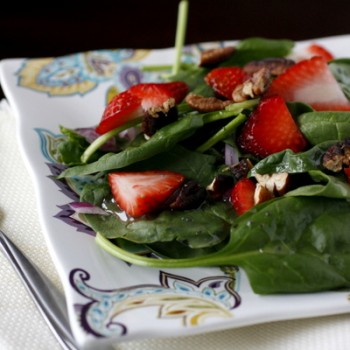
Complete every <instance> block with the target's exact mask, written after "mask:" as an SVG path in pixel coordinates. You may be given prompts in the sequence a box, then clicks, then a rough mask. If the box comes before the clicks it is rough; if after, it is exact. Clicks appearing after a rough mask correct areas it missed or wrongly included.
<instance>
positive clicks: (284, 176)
mask: <svg viewBox="0 0 350 350" xmlns="http://www.w3.org/2000/svg"><path fill="white" fill-rule="evenodd" d="M255 178H256V180H257V181H258V183H259V184H260V185H261V186H263V187H265V188H266V190H267V191H268V192H270V193H271V195H274V196H282V195H284V194H285V193H286V192H287V190H288V188H289V185H290V175H289V174H288V173H274V174H264V175H260V174H256V175H255Z"/></svg>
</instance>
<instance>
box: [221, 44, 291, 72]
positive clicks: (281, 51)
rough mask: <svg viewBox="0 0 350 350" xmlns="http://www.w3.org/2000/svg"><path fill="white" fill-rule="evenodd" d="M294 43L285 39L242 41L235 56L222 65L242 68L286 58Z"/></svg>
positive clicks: (237, 46)
mask: <svg viewBox="0 0 350 350" xmlns="http://www.w3.org/2000/svg"><path fill="white" fill-rule="evenodd" d="M293 46H294V42H293V41H291V40H284V39H265V38H259V37H253V38H248V39H245V40H241V41H240V42H239V43H238V44H237V45H236V51H235V52H234V54H233V55H232V56H231V57H230V58H229V59H228V60H226V61H225V62H224V63H223V64H222V65H225V66H235V65H238V66H242V65H244V64H246V63H248V62H250V61H254V60H261V59H264V58H271V57H284V56H287V55H288V54H290V52H291V50H292V48H293Z"/></svg>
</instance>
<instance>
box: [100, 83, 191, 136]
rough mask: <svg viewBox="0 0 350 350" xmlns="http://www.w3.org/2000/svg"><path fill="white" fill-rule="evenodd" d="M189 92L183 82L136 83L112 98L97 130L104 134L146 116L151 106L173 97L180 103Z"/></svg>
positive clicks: (156, 105)
mask: <svg viewBox="0 0 350 350" xmlns="http://www.w3.org/2000/svg"><path fill="white" fill-rule="evenodd" d="M187 92H188V86H187V84H185V83H183V82H171V83H142V84H137V85H134V86H132V87H131V88H129V89H128V90H126V91H124V92H122V93H120V94H118V95H117V96H115V97H114V98H113V99H112V100H111V102H110V103H109V104H108V105H107V107H106V108H105V110H104V113H103V115H102V118H101V121H100V123H99V125H98V126H97V128H96V131H97V132H98V133H99V134H104V133H106V132H108V131H110V130H112V129H115V128H117V127H119V126H121V125H123V124H124V123H126V122H127V121H129V120H132V119H135V118H139V117H142V116H144V115H145V114H146V112H147V111H148V110H149V109H150V108H152V107H160V106H162V105H163V104H164V103H165V102H166V101H168V100H169V99H171V98H173V99H174V100H175V103H179V102H181V101H182V100H183V99H184V98H185V96H186V94H187Z"/></svg>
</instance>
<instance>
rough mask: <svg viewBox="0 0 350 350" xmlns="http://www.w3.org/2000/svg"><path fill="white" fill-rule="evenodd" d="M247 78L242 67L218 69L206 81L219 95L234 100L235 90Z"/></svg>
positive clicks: (212, 71) (210, 73)
mask: <svg viewBox="0 0 350 350" xmlns="http://www.w3.org/2000/svg"><path fill="white" fill-rule="evenodd" d="M246 78H247V76H246V73H245V72H244V70H243V69H242V68H240V67H218V68H214V69H213V70H211V71H210V72H209V73H208V74H207V75H206V76H205V78H204V79H205V81H206V83H207V84H208V85H210V86H211V87H212V88H213V89H214V91H215V92H216V93H217V94H219V95H221V96H223V97H225V98H227V99H228V100H232V92H233V90H234V89H235V88H236V87H237V86H238V85H240V84H242V83H243V81H244V80H245V79H246Z"/></svg>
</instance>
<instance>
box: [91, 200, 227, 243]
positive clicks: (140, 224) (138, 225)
mask: <svg viewBox="0 0 350 350" xmlns="http://www.w3.org/2000/svg"><path fill="white" fill-rule="evenodd" d="M232 212H233V211H232V209H231V207H230V206H229V205H227V204H224V203H217V204H216V205H205V206H203V207H201V208H199V209H195V210H186V211H163V212H162V213H160V214H159V215H158V216H157V217H156V218H154V219H152V220H147V219H138V220H134V221H127V222H123V221H121V220H119V219H118V218H117V217H116V216H113V215H109V216H100V215H90V214H89V215H85V217H86V220H87V221H88V223H89V225H91V227H92V228H93V230H94V231H96V232H99V233H100V234H101V235H103V236H104V237H106V238H108V239H114V238H123V239H127V240H129V241H131V242H134V243H142V244H144V243H156V242H171V241H175V240H176V241H179V242H182V243H185V244H186V245H187V246H188V247H190V248H193V249H198V248H205V247H211V246H214V245H217V244H219V243H220V242H222V241H223V240H224V239H225V238H226V237H227V236H228V235H229V231H230V223H229V215H228V213H230V214H232Z"/></svg>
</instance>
